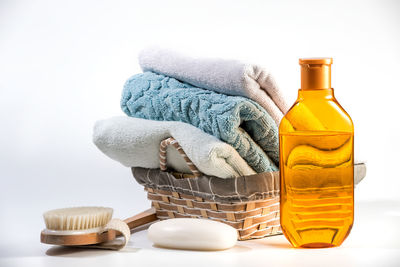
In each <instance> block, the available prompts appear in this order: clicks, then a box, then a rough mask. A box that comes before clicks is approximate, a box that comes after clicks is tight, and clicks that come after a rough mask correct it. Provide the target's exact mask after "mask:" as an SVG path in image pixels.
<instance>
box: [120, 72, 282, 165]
mask: <svg viewBox="0 0 400 267" xmlns="http://www.w3.org/2000/svg"><path fill="white" fill-rule="evenodd" d="M121 108H122V110H123V111H124V112H125V113H126V114H127V115H128V116H131V117H137V118H143V119H150V120H158V121H182V122H185V123H189V124H191V125H193V126H196V127H197V128H199V129H201V130H203V131H204V132H206V133H208V134H211V135H213V136H215V137H217V138H218V139H220V140H222V141H225V142H226V143H228V144H230V145H232V146H233V148H235V149H236V150H237V151H238V152H239V155H240V156H241V157H242V158H243V159H244V160H245V161H246V162H247V163H248V164H249V165H250V166H251V167H252V168H253V169H254V170H255V171H256V172H257V173H260V172H266V171H276V170H278V168H277V165H278V164H279V152H278V150H279V145H278V128H277V126H276V124H275V122H274V121H273V119H272V118H271V116H270V115H269V114H268V113H267V112H266V111H265V110H264V109H263V108H262V107H261V106H259V105H258V104H257V103H255V102H254V101H252V100H250V99H247V98H243V97H239V96H228V95H224V94H219V93H216V92H213V91H210V90H204V89H200V88H196V87H193V86H192V85H189V84H185V83H182V82H179V81H178V80H176V79H174V78H170V77H166V76H164V75H158V74H155V73H152V72H145V73H142V74H137V75H134V76H132V77H131V78H130V79H128V81H127V82H126V83H125V86H124V90H123V94H122V98H121Z"/></svg>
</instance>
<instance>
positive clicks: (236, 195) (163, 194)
mask: <svg viewBox="0 0 400 267" xmlns="http://www.w3.org/2000/svg"><path fill="white" fill-rule="evenodd" d="M169 145H172V146H174V147H175V148H176V149H177V150H178V152H179V153H180V154H181V155H182V156H183V158H184V160H185V161H186V162H187V163H188V166H189V169H190V170H191V171H192V173H193V174H191V175H190V174H182V173H175V172H169V171H167V170H166V168H167V167H166V166H167V164H166V159H167V158H166V156H167V155H166V148H167V146H169ZM132 173H133V176H134V177H135V179H136V180H137V181H138V182H139V183H140V184H142V185H143V186H144V187H145V190H146V191H147V194H148V199H149V200H151V201H152V206H153V207H154V208H155V209H156V213H157V217H158V218H159V219H161V220H162V219H168V218H207V219H211V220H215V221H219V222H222V223H226V224H228V225H231V226H232V227H234V228H235V229H237V230H238V234H239V235H238V237H239V240H247V239H252V238H262V237H266V236H271V235H276V234H280V233H281V228H280V224H279V174H278V172H271V173H262V174H256V175H250V176H243V177H237V178H232V179H222V178H218V177H213V176H207V175H203V174H202V173H201V172H200V171H199V170H198V169H197V168H196V166H195V165H194V164H193V163H192V162H191V161H190V159H189V158H188V157H187V156H186V154H185V152H184V151H183V149H182V148H181V147H180V145H179V144H178V142H177V141H176V140H174V139H173V138H168V139H166V140H163V141H162V142H161V144H160V169H145V168H139V167H134V168H132Z"/></svg>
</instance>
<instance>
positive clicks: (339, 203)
mask: <svg viewBox="0 0 400 267" xmlns="http://www.w3.org/2000/svg"><path fill="white" fill-rule="evenodd" d="M331 64H332V59H331V58H308V59H300V66H301V89H299V91H298V98H297V100H296V102H295V103H294V105H293V106H292V107H291V109H290V110H289V111H288V112H287V114H286V115H285V116H284V118H283V119H282V121H281V123H280V125H279V146H280V147H279V148H280V179H281V184H280V185H281V193H280V201H281V202H280V209H281V210H280V212H281V213H280V214H281V218H280V221H281V227H282V231H283V233H284V234H285V236H286V238H287V239H288V240H289V242H290V243H291V244H292V245H293V246H294V247H303V248H322V247H334V246H339V245H340V244H342V242H343V241H344V240H345V238H346V237H347V235H348V234H349V233H350V230H351V227H352V225H353V219H354V178H353V176H354V159H353V158H354V152H353V151H354V145H353V136H354V127H353V123H352V121H351V118H350V116H349V115H348V114H347V113H346V111H345V110H344V109H343V108H342V107H341V106H340V105H339V103H338V102H337V100H336V98H335V97H334V95H333V89H332V88H331Z"/></svg>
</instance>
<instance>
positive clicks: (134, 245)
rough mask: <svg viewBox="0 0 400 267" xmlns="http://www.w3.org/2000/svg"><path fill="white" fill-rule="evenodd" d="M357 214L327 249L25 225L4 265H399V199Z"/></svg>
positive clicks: (281, 241)
mask: <svg viewBox="0 0 400 267" xmlns="http://www.w3.org/2000/svg"><path fill="white" fill-rule="evenodd" d="M355 214H356V217H355V223H354V227H353V230H352V232H351V233H350V235H349V237H348V238H347V240H345V242H344V243H343V244H342V246H341V247H338V248H327V249H294V248H291V247H290V245H289V243H288V242H287V241H286V239H285V238H284V237H283V236H282V235H281V236H274V237H269V238H264V239H260V240H251V241H240V242H238V243H237V245H236V246H235V247H233V248H232V249H228V250H225V251H217V252H215V251H214V252H200V251H183V250H172V249H163V248H157V247H153V246H152V243H151V242H150V240H149V239H148V238H147V233H146V231H142V232H137V233H134V234H133V235H132V236H131V240H130V242H129V244H128V247H126V248H125V249H124V250H123V251H119V252H116V251H99V250H83V249H77V248H75V249H74V248H63V247H52V246H49V245H45V244H39V243H38V238H39V229H34V228H29V227H26V229H25V230H27V229H29V231H26V232H25V233H26V235H27V236H26V238H27V239H28V240H27V241H26V242H25V243H21V244H18V240H16V239H14V240H10V241H9V242H10V244H7V246H3V247H0V256H1V258H0V266H2V267H8V266H10V267H19V266H21V267H25V266H29V267H35V266H57V267H63V266H66V267H69V266H74V267H79V266H96V267H102V266H113V267H118V266H141V267H142V266H174V267H179V266H184V267H188V266H190V267H196V266H199V267H204V266H230V267H234V266H240V267H244V266H245V267H252V266H263V267H265V266H282V267H285V266H291V267H293V266H304V267H313V266H316V267H317V266H318V267H320V266H324V267H330V266H332V267H337V266H340V267H344V266H362V267H368V266H373V267H375V266H380V267H386V266H399V265H400V239H398V236H399V234H400V228H399V225H400V202H396V203H393V202H362V203H356V209H355ZM22 231H24V230H22Z"/></svg>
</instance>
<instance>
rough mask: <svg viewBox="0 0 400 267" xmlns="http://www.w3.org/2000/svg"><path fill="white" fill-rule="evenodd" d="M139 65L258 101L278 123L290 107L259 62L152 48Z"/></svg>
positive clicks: (199, 85)
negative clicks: (199, 56)
mask: <svg viewBox="0 0 400 267" xmlns="http://www.w3.org/2000/svg"><path fill="white" fill-rule="evenodd" d="M139 64H140V66H141V68H142V70H143V71H151V72H155V73H159V74H163V75H166V76H170V77H173V78H175V79H178V80H181V81H183V82H186V83H190V84H192V85H195V86H197V87H200V88H204V89H208V90H213V91H216V92H219V93H223V94H227V95H238V96H244V97H247V98H250V99H252V100H254V101H255V102H257V103H258V104H260V105H261V106H262V107H263V108H264V109H265V110H266V111H267V112H268V113H269V114H270V115H271V117H272V118H273V119H274V121H275V122H276V123H277V125H279V122H280V121H281V119H282V117H283V115H284V114H285V113H286V112H287V111H288V110H289V106H288V105H287V103H286V101H285V100H284V99H283V95H282V94H281V92H280V90H279V88H278V86H277V84H276V83H275V81H274V79H273V77H272V76H271V73H270V72H269V71H267V70H265V69H263V68H262V67H260V66H258V65H252V64H247V63H243V62H240V61H236V60H226V59H218V58H191V57H187V56H184V55H181V54H179V53H177V52H174V51H170V50H167V49H158V48H154V47H152V48H147V49H144V50H142V52H141V53H140V54H139Z"/></svg>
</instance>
